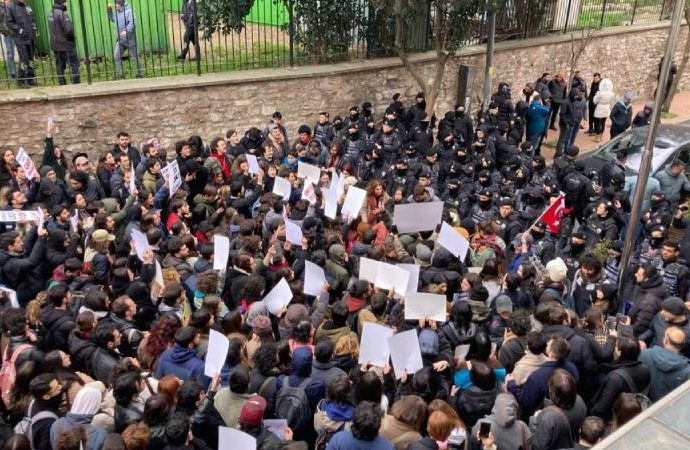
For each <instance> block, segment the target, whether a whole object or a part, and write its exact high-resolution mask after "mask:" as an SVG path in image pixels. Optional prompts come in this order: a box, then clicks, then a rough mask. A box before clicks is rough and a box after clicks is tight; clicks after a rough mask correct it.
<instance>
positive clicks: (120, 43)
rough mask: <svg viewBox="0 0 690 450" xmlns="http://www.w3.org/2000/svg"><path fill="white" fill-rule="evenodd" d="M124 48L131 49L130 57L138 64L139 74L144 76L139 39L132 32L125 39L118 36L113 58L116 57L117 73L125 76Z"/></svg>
mask: <svg viewBox="0 0 690 450" xmlns="http://www.w3.org/2000/svg"><path fill="white" fill-rule="evenodd" d="M124 50H129V57H130V58H132V59H133V60H134V62H135V63H136V65H137V76H138V77H142V76H143V75H144V72H143V71H142V68H141V61H139V55H138V54H137V39H136V37H135V36H134V35H133V34H131V35H129V36H127V37H126V38H124V39H120V38H118V40H117V42H116V43H115V51H114V52H113V58H114V59H115V75H117V76H118V77H123V78H124V76H125V74H124V72H123V70H122V52H123V51H124Z"/></svg>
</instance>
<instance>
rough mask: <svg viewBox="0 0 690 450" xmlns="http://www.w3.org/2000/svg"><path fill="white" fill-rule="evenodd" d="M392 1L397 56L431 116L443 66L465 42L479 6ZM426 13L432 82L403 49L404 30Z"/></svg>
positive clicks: (448, 0) (459, 0)
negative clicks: (421, 94)
mask: <svg viewBox="0 0 690 450" xmlns="http://www.w3.org/2000/svg"><path fill="white" fill-rule="evenodd" d="M393 1H394V3H393V11H394V16H395V50H396V53H397V54H398V56H399V57H400V59H401V60H402V62H403V65H404V66H405V68H406V69H407V71H408V72H409V73H410V75H411V76H412V78H414V80H415V81H416V82H417V84H418V85H419V88H420V89H421V90H422V92H424V95H425V97H426V105H427V106H426V112H427V113H428V114H429V115H432V113H433V111H434V107H435V105H436V99H437V98H438V96H439V93H440V91H441V86H442V83H443V75H444V73H445V69H446V64H447V62H448V60H449V59H450V57H451V56H452V55H453V54H454V53H455V51H456V50H457V49H458V48H459V47H461V46H462V45H463V44H464V43H465V42H467V40H468V37H469V35H470V33H471V30H472V27H471V24H472V21H473V19H475V18H476V14H477V10H478V4H477V3H476V2H468V1H466V0H431V1H425V0H393ZM421 13H424V14H421ZM426 13H428V15H429V17H430V24H431V25H430V26H431V35H432V42H433V47H434V48H433V51H434V52H435V53H436V58H435V61H434V63H433V69H432V76H431V77H430V78H431V80H429V78H427V77H426V76H425V74H424V72H423V71H422V69H421V67H419V66H416V65H415V64H413V63H412V62H411V61H410V58H409V55H408V48H407V46H406V38H407V36H406V30H408V29H411V28H413V27H414V25H415V24H417V25H418V24H419V20H420V17H425V16H426ZM420 14H421V15H420Z"/></svg>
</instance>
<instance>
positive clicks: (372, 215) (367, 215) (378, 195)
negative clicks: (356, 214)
mask: <svg viewBox="0 0 690 450" xmlns="http://www.w3.org/2000/svg"><path fill="white" fill-rule="evenodd" d="M389 200H390V197H389V196H388V193H387V192H386V190H385V188H384V186H383V183H381V182H380V181H378V180H373V181H370V182H369V184H368V185H367V197H366V200H365V202H364V207H363V208H362V220H363V221H365V222H366V223H368V224H369V225H371V226H374V225H376V224H377V223H379V222H381V221H382V220H383V217H384V214H385V212H386V204H387V203H388V201H389Z"/></svg>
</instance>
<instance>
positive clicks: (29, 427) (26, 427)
mask: <svg viewBox="0 0 690 450" xmlns="http://www.w3.org/2000/svg"><path fill="white" fill-rule="evenodd" d="M33 406H34V401H33V400H32V401H31V403H30V404H29V407H28V408H27V411H26V416H24V418H23V419H22V421H21V422H19V423H18V424H17V425H16V426H15V427H14V432H15V433H16V434H23V435H24V436H26V437H27V438H28V439H29V443H30V444H31V449H32V450H33V449H35V448H36V446H35V445H34V440H33V434H34V433H33V425H34V424H35V423H36V422H39V421H41V420H43V419H54V420H57V419H58V416H57V414H55V413H54V412H53V411H41V412H40V413H38V414H36V415H35V416H33V417H31V409H32V408H33Z"/></svg>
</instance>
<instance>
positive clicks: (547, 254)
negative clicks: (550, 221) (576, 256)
mask: <svg viewBox="0 0 690 450" xmlns="http://www.w3.org/2000/svg"><path fill="white" fill-rule="evenodd" d="M529 233H530V234H531V235H532V238H533V239H534V254H535V255H536V256H537V257H538V258H539V260H540V261H541V262H542V263H543V264H546V263H548V262H549V261H551V260H552V259H554V257H555V255H556V238H555V237H554V236H553V235H552V234H551V233H548V232H547V229H546V224H545V223H544V222H543V221H541V220H538V221H537V222H535V223H534V225H532V227H531V228H530V230H529Z"/></svg>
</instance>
